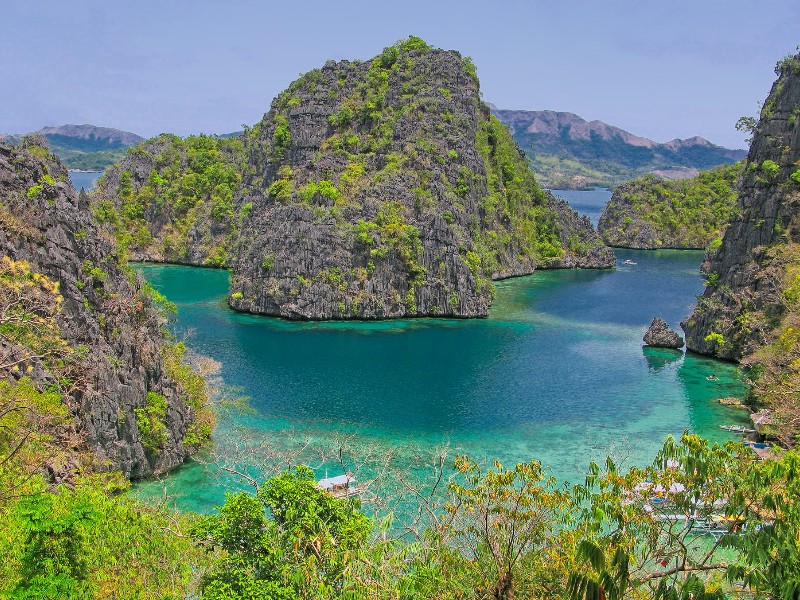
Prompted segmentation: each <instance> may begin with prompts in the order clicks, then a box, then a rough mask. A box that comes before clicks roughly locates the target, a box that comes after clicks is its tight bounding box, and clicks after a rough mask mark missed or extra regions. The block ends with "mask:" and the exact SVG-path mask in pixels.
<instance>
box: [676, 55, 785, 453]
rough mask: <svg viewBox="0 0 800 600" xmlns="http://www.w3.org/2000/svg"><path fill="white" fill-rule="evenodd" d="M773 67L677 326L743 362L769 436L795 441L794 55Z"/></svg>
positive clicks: (703, 345)
mask: <svg viewBox="0 0 800 600" xmlns="http://www.w3.org/2000/svg"><path fill="white" fill-rule="evenodd" d="M775 72H776V74H777V75H778V78H777V80H776V81H775V83H774V84H773V86H772V90H771V91H770V94H769V96H768V97H767V99H766V101H765V102H764V107H763V109H762V111H761V118H760V120H759V122H758V124H757V125H756V126H755V128H754V130H753V141H752V144H751V147H750V153H749V155H748V158H747V163H746V165H745V167H744V170H743V173H742V176H741V185H740V187H739V194H738V199H737V207H736V209H735V214H736V218H734V219H733V220H732V221H731V222H730V224H729V225H728V227H727V229H726V231H725V235H724V237H723V239H722V241H721V244H720V245H719V247H718V248H712V252H711V254H710V256H709V261H708V275H707V281H706V289H705V291H704V293H703V295H702V296H700V297H699V298H698V304H697V307H696V308H695V309H694V312H693V313H692V315H691V316H690V317H689V318H687V319H686V320H685V321H684V323H682V325H683V327H684V329H685V331H686V333H687V346H688V347H689V348H690V349H692V350H695V351H698V352H703V353H706V354H712V355H715V356H718V357H721V358H726V359H733V360H740V361H743V362H744V363H745V364H746V365H748V366H750V368H751V371H750V372H751V377H752V379H753V381H754V386H753V389H752V392H751V397H750V403H751V404H752V405H753V406H754V407H756V408H766V409H769V410H771V411H772V414H771V418H772V421H773V427H772V433H773V435H775V436H776V437H777V438H778V439H779V440H780V441H781V442H782V443H783V444H784V445H786V446H793V445H795V444H796V443H797V441H798V439H800V438H799V436H800V404H799V403H798V401H797V391H798V389H800V387H799V384H798V382H800V374H799V372H798V364H797V356H798V355H800V337H798V336H797V327H798V323H800V305H798V298H800V285H798V280H799V279H798V273H800V248H799V247H798V244H797V240H798V235H799V234H800V213H798V208H797V207H798V206H799V205H800V181H798V180H800V176H795V174H796V173H797V172H798V170H800V145H798V143H797V141H798V127H800V123H798V115H800V55H798V56H790V57H787V58H786V59H784V60H782V61H781V62H780V63H778V66H777V67H776V71H775Z"/></svg>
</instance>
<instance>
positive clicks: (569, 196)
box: [550, 188, 611, 227]
mask: <svg viewBox="0 0 800 600" xmlns="http://www.w3.org/2000/svg"><path fill="white" fill-rule="evenodd" d="M550 191H551V192H553V195H554V196H558V197H559V198H563V199H564V200H566V201H567V202H569V204H570V206H572V208H574V209H575V210H577V211H578V212H579V213H581V214H582V215H586V216H587V217H589V220H590V221H591V222H592V225H594V226H595V227H597V221H598V219H600V213H601V212H602V211H603V207H604V206H605V205H606V203H607V202H608V201H609V200H610V199H611V190H607V189H605V188H596V189H594V190H589V191H579V190H550Z"/></svg>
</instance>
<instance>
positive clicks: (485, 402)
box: [136, 250, 744, 511]
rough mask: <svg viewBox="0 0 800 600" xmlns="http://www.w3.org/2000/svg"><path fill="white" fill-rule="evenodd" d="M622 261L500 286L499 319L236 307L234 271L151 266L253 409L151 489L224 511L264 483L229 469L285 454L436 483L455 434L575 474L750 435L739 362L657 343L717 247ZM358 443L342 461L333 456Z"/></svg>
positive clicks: (187, 325)
mask: <svg viewBox="0 0 800 600" xmlns="http://www.w3.org/2000/svg"><path fill="white" fill-rule="evenodd" d="M617 255H618V259H619V266H618V267H617V268H616V269H614V270H610V271H551V272H537V273H535V274H533V275H531V276H529V277H523V278H518V279H512V280H506V281H502V282H498V283H497V297H496V301H495V303H494V305H493V307H492V310H491V313H490V316H489V318H487V319H480V320H463V321H455V320H440V319H418V320H405V321H391V322H373V323H341V322H339V323H335V322H331V323H295V322H288V321H282V320H278V319H271V318H265V317H256V316H248V315H242V314H237V313H234V312H232V311H230V310H229V309H228V308H227V305H226V303H225V294H226V291H227V286H228V274H227V273H226V272H224V271H214V270H207V269H193V268H187V267H177V266H141V267H139V269H140V271H141V272H142V273H143V274H144V276H145V277H146V278H147V279H148V280H149V281H150V282H151V283H152V284H153V285H154V286H155V287H156V288H157V289H159V290H160V291H161V292H163V293H165V294H166V295H167V296H168V297H169V298H170V299H171V300H173V301H174V302H175V303H176V304H177V305H178V318H177V322H176V323H175V325H174V327H175V330H176V332H177V334H178V335H179V336H182V335H184V334H186V333H189V336H188V338H187V345H188V346H189V347H190V348H191V349H193V350H195V351H197V352H199V353H200V354H203V355H207V356H210V357H212V358H213V359H214V360H216V361H219V362H220V363H221V376H222V378H223V379H224V381H225V383H226V384H227V385H232V386H238V387H239V388H241V391H242V393H244V394H246V395H248V396H249V397H250V399H251V400H250V405H251V407H252V411H251V412H241V411H226V412H224V413H223V414H222V415H221V416H220V418H219V420H218V428H217V432H216V434H215V441H214V445H213V447H212V448H210V449H208V450H205V451H204V452H203V453H201V455H200V456H199V457H198V460H197V461H193V462H191V463H189V464H188V465H186V466H184V467H182V468H181V469H179V470H178V471H177V472H176V473H174V474H172V475H170V476H169V477H167V478H166V479H165V481H163V482H148V483H144V484H140V485H139V486H137V490H136V493H137V494H139V495H140V496H144V497H150V498H152V497H158V496H161V495H162V494H163V493H164V492H165V491H166V493H167V494H168V495H169V496H170V497H171V498H172V499H173V500H174V501H175V502H176V504H177V505H178V506H179V507H181V508H187V509H194V510H200V511H209V510H211V509H212V508H213V506H214V505H216V504H220V502H221V501H222V499H223V493H224V491H225V490H226V489H233V488H240V487H246V485H244V484H243V483H242V480H241V479H240V478H237V477H234V476H231V475H229V474H227V473H226V472H225V471H222V470H221V469H220V467H219V465H223V466H226V467H229V468H236V469H237V470H241V471H244V472H247V473H249V474H250V475H251V476H253V477H255V478H256V479H260V478H263V477H267V476H268V475H269V473H270V472H272V471H271V466H274V464H275V463H276V462H277V463H282V464H288V463H291V462H298V461H303V462H308V463H309V464H311V465H312V466H314V467H316V468H317V472H318V473H319V475H320V476H324V474H325V471H326V470H330V473H329V474H330V475H334V474H339V473H341V472H342V470H344V469H347V470H351V471H354V472H357V473H358V476H359V477H360V478H361V479H362V480H364V479H366V478H370V477H373V476H376V475H377V474H380V473H385V472H386V470H387V469H391V468H395V469H398V472H401V473H408V474H410V476H412V477H417V478H424V477H426V476H427V475H426V473H427V472H428V470H426V467H425V466H424V465H425V463H426V461H427V460H428V458H429V457H430V455H431V454H432V453H433V452H434V451H435V450H436V449H437V448H440V447H442V446H443V445H446V446H448V447H449V448H450V453H451V454H452V453H453V452H455V451H459V452H466V453H467V454H469V455H470V456H471V457H473V458H476V459H481V460H483V459H494V458H498V459H500V460H501V461H503V462H504V463H506V464H512V463H514V462H519V461H527V460H531V459H534V458H535V459H539V460H541V461H542V462H543V463H544V464H545V465H547V466H549V467H550V468H551V469H552V471H553V473H554V474H555V475H556V476H557V477H558V478H559V479H560V480H562V481H570V482H573V483H574V482H577V481H580V480H582V478H583V474H584V473H585V472H586V467H587V465H588V463H589V461H590V460H602V459H603V458H604V457H605V456H606V455H607V454H612V455H613V456H614V457H615V458H616V459H617V460H618V461H621V462H623V463H627V464H631V463H634V462H635V463H639V464H642V463H646V462H650V461H651V460H652V458H653V455H654V453H655V451H656V450H657V448H658V447H659V446H660V445H661V443H662V441H663V439H664V436H666V435H668V434H675V435H679V434H680V433H681V432H682V431H683V430H684V429H689V430H691V431H694V432H698V433H700V434H702V435H704V436H706V437H709V438H712V439H715V440H725V439H735V436H732V435H730V434H727V433H725V432H723V431H722V430H720V429H719V424H721V423H743V422H744V420H743V415H742V414H741V413H739V412H738V411H735V410H733V409H730V408H727V407H724V406H721V405H720V404H719V403H718V402H716V400H717V399H718V398H721V397H724V396H741V395H742V394H743V392H744V386H743V384H742V383H741V382H740V381H739V380H738V379H737V371H736V369H735V368H734V366H733V365H731V364H727V363H721V362H717V361H713V360H709V359H706V358H702V357H699V356H694V355H683V354H682V353H680V352H676V351H671V350H654V349H644V348H643V347H642V335H643V334H644V331H645V329H646V327H647V325H648V324H649V323H650V321H651V319H652V318H653V317H654V316H656V315H658V316H661V317H662V318H664V319H665V320H666V321H667V322H668V323H669V324H670V325H671V326H673V327H677V326H678V323H679V321H680V320H681V319H682V318H683V317H685V316H686V315H687V314H688V313H689V312H690V310H691V307H692V305H693V303H694V297H695V295H696V294H699V293H700V292H701V291H702V279H701V275H700V273H699V271H698V265H699V263H700V261H701V260H702V253H700V252H693V251H649V252H642V251H632V250H631V251H624V250H623V251H618V252H617ZM625 259H632V260H634V261H635V262H636V263H637V265H636V266H626V265H622V264H621V262H622V261H623V260H625ZM711 373H714V374H715V375H716V376H717V377H718V380H717V381H709V380H708V379H707V376H708V375H710V374H711ZM340 445H341V446H344V450H343V451H342V453H343V457H344V458H343V460H342V463H343V466H338V467H337V466H336V465H335V461H333V460H332V458H331V452H334V451H335V450H336V448H337V447H338V446H340ZM359 461H363V463H364V465H363V466H361V463H360V462H359ZM359 468H360V469H361V470H360V471H359V470H358V469H359ZM393 477H395V476H389V477H388V478H387V479H392V478H393ZM384 481H385V480H384ZM374 489H378V490H380V489H382V488H381V487H380V483H379V484H376V486H375V487H374ZM387 493H388V492H387Z"/></svg>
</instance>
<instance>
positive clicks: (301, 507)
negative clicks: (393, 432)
mask: <svg viewBox="0 0 800 600" xmlns="http://www.w3.org/2000/svg"><path fill="white" fill-rule="evenodd" d="M357 508H358V504H357V501H355V500H340V499H337V498H334V497H333V496H331V495H329V494H327V493H326V492H324V491H322V490H321V489H319V488H318V487H317V485H316V479H315V477H314V472H313V471H312V470H311V469H309V468H308V467H303V466H298V467H294V469H291V470H288V471H285V472H284V473H282V474H281V475H278V476H277V477H273V478H272V479H270V480H268V481H267V482H266V483H265V484H264V485H263V486H262V487H261V488H260V489H259V490H258V492H257V493H256V495H255V496H253V495H251V494H247V493H245V492H242V493H239V494H229V495H228V496H227V499H226V502H225V505H224V506H222V507H221V508H220V511H219V514H217V515H213V516H210V517H205V518H204V519H202V520H201V522H200V523H199V525H198V526H197V527H196V529H195V535H196V537H197V538H198V539H199V540H200V541H201V542H202V543H204V544H205V545H206V546H207V547H208V548H209V549H220V550H222V551H223V553H222V558H221V559H220V560H219V562H218V563H217V565H216V566H215V568H214V569H213V570H212V571H211V572H210V573H209V574H208V575H207V576H206V578H205V579H204V581H203V592H204V597H206V598H212V599H223V598H248V599H249V598H252V599H262V598H264V599H266V598H276V599H277V598H287V599H288V598H299V597H302V598H331V597H337V596H339V594H340V593H341V592H342V591H343V590H344V588H345V587H346V586H347V585H348V575H349V571H350V570H351V569H352V568H353V566H354V565H355V564H356V563H357V558H358V556H359V554H360V552H361V551H362V550H363V549H364V547H365V545H366V542H367V539H368V536H369V532H370V529H371V526H372V522H371V521H370V520H369V519H368V518H367V517H365V516H364V515H362V514H361V513H359V512H358V511H357ZM265 509H269V514H270V517H268V516H267V513H266V510H265Z"/></svg>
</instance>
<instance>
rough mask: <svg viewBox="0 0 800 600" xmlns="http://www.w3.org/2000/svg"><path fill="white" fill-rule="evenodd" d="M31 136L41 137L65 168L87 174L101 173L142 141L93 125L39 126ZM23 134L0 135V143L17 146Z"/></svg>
mask: <svg viewBox="0 0 800 600" xmlns="http://www.w3.org/2000/svg"><path fill="white" fill-rule="evenodd" d="M32 133H33V134H36V135H39V136H41V137H43V138H45V139H46V140H47V141H48V143H49V144H50V149H51V150H52V151H53V152H54V153H55V154H57V155H58V156H59V158H61V160H62V161H63V162H64V164H65V165H66V166H67V167H68V168H70V169H81V170H89V171H102V170H103V169H105V168H106V167H108V166H110V165H112V164H114V163H115V162H117V161H118V160H119V159H120V158H122V157H123V156H124V155H125V152H126V150H127V149H128V148H130V147H131V146H135V145H136V144H138V143H139V142H143V141H144V138H143V137H141V136H139V135H136V134H135V133H130V132H129V131H120V130H119V129H112V128H110V127H96V126H95V125H61V126H60V127H43V128H42V129H40V130H38V131H34V132H32ZM24 135H30V134H19V135H2V134H0V140H7V141H10V142H11V143H12V144H13V143H18V142H19V141H20V140H21V139H22V138H23V137H24Z"/></svg>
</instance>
